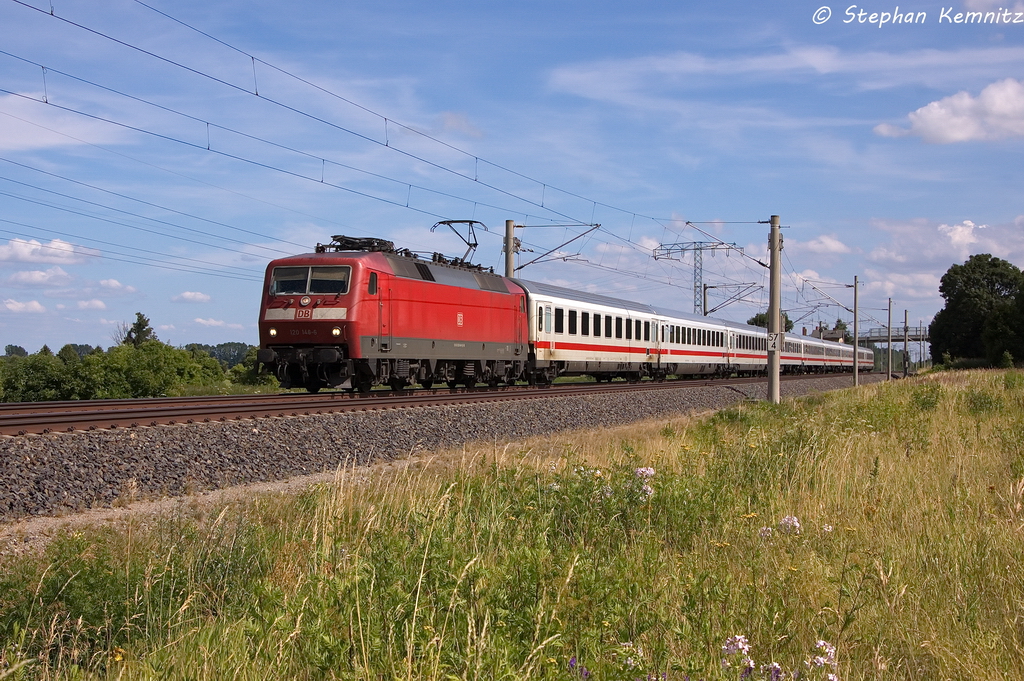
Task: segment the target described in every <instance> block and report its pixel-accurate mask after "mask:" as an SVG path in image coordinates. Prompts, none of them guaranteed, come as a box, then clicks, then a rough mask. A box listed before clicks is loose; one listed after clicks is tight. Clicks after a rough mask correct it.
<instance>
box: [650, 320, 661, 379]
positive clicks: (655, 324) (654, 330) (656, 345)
mask: <svg viewBox="0 0 1024 681" xmlns="http://www.w3.org/2000/svg"><path fill="white" fill-rule="evenodd" d="M663 333H664V332H663V331H662V320H660V319H652V320H651V336H652V338H651V341H652V343H651V345H652V346H653V350H652V352H653V353H654V366H655V367H656V368H657V370H659V371H660V370H661V337H662V334H663Z"/></svg>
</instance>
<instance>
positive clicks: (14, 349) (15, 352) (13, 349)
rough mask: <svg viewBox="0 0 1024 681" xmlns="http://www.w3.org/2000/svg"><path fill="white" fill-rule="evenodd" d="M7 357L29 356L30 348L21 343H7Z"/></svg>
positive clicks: (5, 348)
mask: <svg viewBox="0 0 1024 681" xmlns="http://www.w3.org/2000/svg"><path fill="white" fill-rule="evenodd" d="M4 356H5V357H28V350H26V349H25V348H23V347H21V346H20V345H7V346H5V347H4Z"/></svg>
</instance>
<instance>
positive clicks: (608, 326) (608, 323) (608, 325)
mask: <svg viewBox="0 0 1024 681" xmlns="http://www.w3.org/2000/svg"><path fill="white" fill-rule="evenodd" d="M604 337H605V338H611V337H612V316H611V315H610V314H606V315H605V316H604Z"/></svg>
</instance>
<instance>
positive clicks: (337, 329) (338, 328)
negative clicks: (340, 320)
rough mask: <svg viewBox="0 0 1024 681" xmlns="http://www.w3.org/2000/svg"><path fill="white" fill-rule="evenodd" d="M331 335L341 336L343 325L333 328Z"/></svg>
mask: <svg viewBox="0 0 1024 681" xmlns="http://www.w3.org/2000/svg"><path fill="white" fill-rule="evenodd" d="M331 335H332V336H335V337H337V336H340V335H341V327H340V326H336V327H334V328H333V329H331Z"/></svg>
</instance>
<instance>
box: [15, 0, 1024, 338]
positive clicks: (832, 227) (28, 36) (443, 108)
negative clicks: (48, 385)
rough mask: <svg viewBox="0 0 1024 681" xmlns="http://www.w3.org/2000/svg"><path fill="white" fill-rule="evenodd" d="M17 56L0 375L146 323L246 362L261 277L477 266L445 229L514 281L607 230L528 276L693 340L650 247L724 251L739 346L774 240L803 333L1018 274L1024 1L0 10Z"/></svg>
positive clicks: (114, 5) (687, 285)
mask: <svg viewBox="0 0 1024 681" xmlns="http://www.w3.org/2000/svg"><path fill="white" fill-rule="evenodd" d="M1013 3H1016V4H1015V5H1014V6H1013V7H1007V5H1008V4H1013ZM823 6H824V7H829V8H830V11H831V16H830V18H828V20H827V21H824V22H823V23H816V22H815V20H816V19H817V20H818V21H821V19H822V18H823V17H824V16H825V15H826V14H828V13H827V12H825V11H824V10H822V9H820V8H822V7H823ZM1000 8H1002V10H1003V11H1002V12H1000V13H999V14H998V15H997V14H995V13H996V12H997V10H999V9H1000ZM51 9H52V14H51ZM861 10H863V11H864V14H863V15H859V13H860V12H861ZM908 12H910V13H913V18H914V19H915V20H916V21H915V22H914V23H908V22H907V21H903V22H900V23H895V22H893V20H892V19H891V17H892V15H893V14H896V13H899V14H900V16H901V18H903V19H909V18H910V17H909V16H907V13H908ZM968 12H981V13H982V14H980V15H968V14H967V13H968ZM986 12H993V14H991V15H986ZM1006 12H1009V14H1006ZM873 13H874V14H877V15H878V16H877V17H875V19H874V23H873V24H872V23H870V21H871V18H870V15H871V14H873ZM922 13H923V16H922ZM1017 13H1020V14H1019V15H1018V14H1017ZM958 14H960V15H962V16H961V17H960V20H961V21H960V23H957V22H956V19H957V15H958ZM886 15H888V16H889V17H890V18H889V19H885V17H886ZM858 16H862V17H863V19H864V22H863V23H862V22H861V21H860V19H859V18H858ZM975 16H976V17H977V18H980V19H981V20H982V22H978V21H975V22H974V23H964V20H965V19H967V20H970V18H971V17H975ZM997 16H998V20H997V19H996V17H997ZM851 17H852V20H851ZM1018 18H1020V19H1022V21H1021V22H1020V23H1012V22H1014V21H1015V20H1016V19H1018ZM986 19H987V22H985V20H986ZM883 21H884V23H883ZM1007 22H1009V23H1007ZM0 27H2V28H0V50H2V52H3V53H2V54H0V90H2V92H0V345H6V344H9V343H10V344H17V345H22V346H24V347H25V348H27V349H29V350H30V351H35V350H37V349H38V348H39V347H40V346H42V345H43V344H44V343H46V344H48V345H49V346H50V347H51V348H53V349H56V348H59V347H60V346H61V345H63V344H64V343H67V342H76V343H89V344H100V345H104V346H106V345H109V344H110V343H111V334H112V332H113V331H114V330H115V328H116V325H117V323H118V322H123V321H129V320H131V319H132V318H133V317H134V313H135V312H136V311H142V312H144V313H145V314H147V315H148V316H149V317H150V319H151V320H152V323H153V325H154V326H155V327H156V329H157V334H158V336H159V337H160V338H161V339H162V340H165V341H167V342H170V343H173V344H185V343H189V342H204V343H218V342H223V341H229V340H231V341H233V340H240V341H246V342H250V343H255V341H256V318H257V311H258V305H259V292H260V286H261V278H262V272H263V269H264V267H265V265H266V263H267V262H268V261H269V260H270V259H272V258H274V257H278V256H281V255H286V254H292V253H298V252H304V251H308V250H311V247H312V246H313V244H315V243H316V242H318V241H326V240H328V239H329V238H330V236H331V235H333V234H348V235H374V236H381V237H385V238H388V239H392V240H394V241H395V242H396V243H397V244H398V245H399V246H403V247H408V248H412V249H414V250H422V251H428V252H430V251H441V252H444V253H447V254H449V255H461V254H462V253H463V252H464V250H465V248H464V247H463V246H462V243H461V241H459V239H458V238H457V237H456V236H455V235H453V234H451V233H450V232H447V233H446V232H445V231H444V230H443V229H439V230H437V231H435V232H431V231H430V228H431V226H432V225H433V224H434V223H435V222H436V221H437V220H440V219H476V220H480V221H482V222H483V223H484V224H486V225H487V226H488V228H489V230H490V231H489V232H488V233H480V234H479V240H480V247H479V249H478V251H477V254H476V256H475V257H476V260H477V261H478V262H481V263H483V264H484V265H488V266H490V265H493V266H495V268H496V269H499V270H500V269H501V254H500V249H501V233H502V229H503V225H504V221H505V220H506V219H512V220H515V221H516V222H517V223H519V224H524V225H527V227H526V228H524V229H523V230H521V232H520V236H521V237H522V238H523V239H524V241H525V242H526V244H527V246H528V247H529V248H531V249H533V253H524V254H522V259H521V260H520V263H525V262H527V261H528V260H529V259H532V258H534V257H536V256H538V255H541V254H542V253H544V252H545V251H548V250H549V249H555V248H556V247H558V246H559V245H560V244H561V243H562V242H563V241H565V240H567V239H569V238H572V237H573V236H575V235H578V234H580V233H581V232H582V231H583V230H584V229H586V228H585V227H581V226H580V225H583V224H589V223H600V224H601V228H600V229H598V230H596V231H593V232H591V233H590V234H588V235H587V236H586V237H584V238H582V239H579V240H577V241H575V242H573V243H572V244H571V245H570V246H566V247H564V248H562V249H560V250H556V251H555V253H554V255H555V256H560V257H558V258H556V259H553V260H548V261H546V262H541V263H537V264H533V265H529V266H528V267H526V268H525V269H524V270H523V273H522V276H524V277H525V278H528V279H535V280H542V281H548V282H551V283H557V284H562V285H566V286H572V287H579V288H585V289H587V290H591V291H597V292H602V293H608V294H612V295H616V296H619V297H623V298H631V299H635V300H641V301H646V302H651V303H656V304H662V305H668V306H671V307H675V308H677V309H681V310H684V311H689V310H691V309H692V301H693V294H692V285H693V268H692V258H691V256H686V257H685V258H683V259H682V260H681V261H673V260H664V259H661V260H655V259H653V258H652V257H651V254H652V249H653V248H655V247H657V246H658V245H659V244H666V243H676V242H692V241H713V240H722V241H724V242H727V243H735V244H737V245H738V246H740V247H742V248H743V249H744V254H743V255H741V254H739V253H732V254H726V253H724V252H719V253H715V254H711V253H706V254H705V255H704V283H706V284H710V285H713V286H725V285H729V284H746V283H749V284H754V285H755V288H754V290H752V291H751V292H750V293H749V294H748V295H747V297H746V298H745V299H743V300H741V301H740V302H737V303H733V304H731V305H728V306H726V307H724V308H723V309H721V310H720V311H719V312H718V313H717V314H718V315H719V316H722V317H725V318H730V319H737V320H741V321H742V320H745V319H747V318H748V317H749V316H751V315H752V314H753V313H755V312H757V311H759V310H762V309H764V308H765V307H766V301H767V290H766V288H765V289H758V288H756V287H757V286H762V285H763V286H766V285H767V272H766V270H764V268H762V267H761V266H760V265H758V264H757V263H756V261H755V259H761V260H765V259H766V255H765V247H766V243H767V227H766V226H765V225H761V224H757V222H758V221H759V220H767V219H768V218H769V217H770V216H771V215H772V214H778V215H780V216H781V218H782V223H783V225H785V226H786V229H785V230H784V232H783V236H784V239H785V252H784V265H785V274H784V283H785V291H784V294H783V307H784V308H786V309H788V310H789V311H790V316H791V317H792V318H794V319H797V320H799V321H798V325H797V326H798V330H799V328H800V327H804V326H806V327H808V328H811V327H813V326H814V325H815V324H816V322H817V321H818V320H825V321H828V322H834V321H835V319H836V318H837V317H842V318H843V319H846V320H850V319H851V315H850V314H849V313H848V312H846V311H845V310H843V309H842V308H841V307H838V306H836V305H835V304H834V302H833V301H832V300H831V299H835V301H837V302H839V303H842V304H843V305H846V306H852V290H851V289H849V288H846V287H844V286H843V285H844V284H849V283H852V281H853V277H854V275H859V277H860V281H861V282H862V284H863V286H862V289H861V297H860V300H861V305H862V307H863V308H864V314H865V317H867V316H868V315H872V316H874V317H875V318H876V319H879V320H883V321H884V319H885V306H886V302H887V298H888V297H890V296H891V297H892V298H893V299H894V302H893V308H894V310H896V312H895V313H894V319H898V320H900V321H902V315H903V310H904V309H908V310H909V315H910V319H911V320H912V323H914V324H916V323H917V321H918V320H923V321H924V322H925V323H927V322H928V321H929V320H930V318H931V316H932V315H933V314H934V313H935V312H936V311H937V310H938V309H939V308H940V307H941V304H942V300H941V298H940V297H939V295H938V284H939V278H940V277H941V276H942V274H943V272H945V271H946V269H947V268H948V267H949V266H950V265H951V264H953V263H959V262H963V261H964V260H965V259H966V258H967V257H968V256H969V255H971V254H973V253H986V252H987V253H993V254H994V255H997V256H999V257H1002V258H1005V259H1008V260H1010V261H1011V262H1014V263H1015V264H1016V265H1018V266H1024V198H1022V196H1024V192H1022V191H1021V187H1024V159H1022V152H1024V3H1022V2H1020V0H1004V1H1003V2H993V1H989V0H962V1H960V2H954V3H952V4H950V3H949V1H948V0H947V2H946V3H945V4H943V3H940V2H935V3H929V2H914V3H908V4H903V3H900V4H899V5H898V10H897V5H895V4H893V3H888V4H887V3H881V2H879V3H875V4H864V5H851V4H850V3H849V2H844V3H838V4H831V5H822V4H821V0H815V2H810V3H808V2H791V3H774V4H767V3H744V2H720V3H714V4H713V5H712V4H711V3H682V2H641V3H633V4H632V6H627V5H625V4H623V3H612V2H593V1H588V2H575V1H564V2H550V0H549V1H548V2H517V3H470V2H443V1H441V2H433V3H429V5H428V4H426V3H418V2H375V3H357V2H345V3H331V2H309V3H301V4H298V3H279V2H259V1H257V2H252V1H248V2H230V1H223V2H221V1H214V2H202V3H199V2H192V1H190V0H179V1H178V2H175V3H169V2H166V1H165V0H147V2H146V3H145V4H142V3H140V2H136V1H133V0H111V1H109V2H102V3H100V2H67V1H66V0H53V1H52V3H51V2H46V1H44V2H42V3H41V2H39V0H32V2H15V1H13V0H3V1H2V2H0ZM204 33H205V34H206V35H203V34H204ZM44 67H45V69H44ZM256 91H258V96H257V94H256ZM688 223H692V225H691V224H688ZM748 256H749V257H748ZM737 290H738V289H735V288H733V289H728V288H718V289H713V290H712V291H711V301H710V304H711V305H712V306H716V305H718V304H720V303H722V302H723V301H724V300H725V299H726V298H728V297H729V296H730V295H731V294H732V293H733V292H735V291H737ZM862 323H863V324H864V325H865V326H876V325H877V324H876V323H875V322H874V321H872V320H871V319H867V318H866V319H865V320H864V321H863V322H862Z"/></svg>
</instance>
